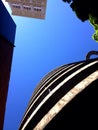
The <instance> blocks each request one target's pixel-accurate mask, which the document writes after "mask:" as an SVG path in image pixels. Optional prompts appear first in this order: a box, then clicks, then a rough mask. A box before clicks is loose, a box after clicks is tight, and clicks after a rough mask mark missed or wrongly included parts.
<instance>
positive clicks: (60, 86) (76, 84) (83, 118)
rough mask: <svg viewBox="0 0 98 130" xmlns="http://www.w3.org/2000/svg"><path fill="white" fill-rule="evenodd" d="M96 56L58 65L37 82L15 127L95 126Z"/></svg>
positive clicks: (49, 129)
mask: <svg viewBox="0 0 98 130" xmlns="http://www.w3.org/2000/svg"><path fill="white" fill-rule="evenodd" d="M97 86H98V58H95V59H89V60H84V61H79V62H76V63H71V64H66V65H63V66H61V67H58V68H56V69H54V70H53V71H51V72H50V73H49V74H47V75H46V76H45V77H44V78H43V79H42V80H41V81H40V83H39V84H38V86H37V87H36V89H35V91H34V92H33V95H32V97H31V99H30V102H29V104H28V106H27V110H26V111H25V113H24V116H23V119H22V121H21V123H20V127H19V130H56V129H58V130H62V129H63V130H66V129H67V130H70V129H75V130H79V129H88V128H89V127H90V128H92V129H98V125H97V113H98V87H97Z"/></svg>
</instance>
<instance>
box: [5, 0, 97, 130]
mask: <svg viewBox="0 0 98 130" xmlns="http://www.w3.org/2000/svg"><path fill="white" fill-rule="evenodd" d="M6 7H7V9H8V11H9V13H10V14H11V10H10V8H9V6H8V5H6ZM11 16H12V18H13V20H14V21H15V23H16V25H17V29H16V37H15V46H16V47H15V48H14V54H13V61H12V69H11V77H10V82H9V91H8V98H7V104H6V113H5V122H4V130H18V127H19V125H20V122H21V119H22V117H23V115H24V112H25V110H26V108H27V104H28V102H29V100H30V98H31V96H32V93H33V91H34V88H35V87H36V86H37V84H38V83H39V82H40V80H41V79H42V78H43V77H44V76H45V75H46V74H47V73H48V72H50V71H51V70H53V69H54V68H56V67H59V66H60V65H63V64H68V63H72V62H76V61H81V60H85V56H86V54H87V53H88V52H89V51H90V50H98V43H97V42H95V41H94V40H93V39H92V37H91V36H92V34H93V33H94V29H93V26H91V24H90V23H89V21H85V22H81V21H80V20H79V19H78V18H77V17H76V15H75V13H74V12H73V11H72V10H71V8H70V7H69V5H68V4H67V3H64V2H63V1H62V0H47V9H46V18H45V20H40V19H35V18H27V17H21V16H13V15H12V14H11Z"/></svg>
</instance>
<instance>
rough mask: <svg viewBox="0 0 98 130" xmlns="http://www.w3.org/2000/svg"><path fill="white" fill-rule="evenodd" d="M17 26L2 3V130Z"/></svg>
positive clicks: (0, 126)
mask: <svg viewBox="0 0 98 130" xmlns="http://www.w3.org/2000/svg"><path fill="white" fill-rule="evenodd" d="M15 32H16V25H15V23H14V21H13V20H12V18H11V16H10V15H9V13H8V11H7V10H6V8H5V6H4V4H3V3H2V1H0V130H3V124H4V116H5V110H6V101H7V94H8V87H9V80H10V72H11V64H12V57H13V50H14V40H15Z"/></svg>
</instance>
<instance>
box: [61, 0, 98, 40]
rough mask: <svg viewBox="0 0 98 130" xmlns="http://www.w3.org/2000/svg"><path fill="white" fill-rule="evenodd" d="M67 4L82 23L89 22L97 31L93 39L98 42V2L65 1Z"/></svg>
mask: <svg viewBox="0 0 98 130" xmlns="http://www.w3.org/2000/svg"><path fill="white" fill-rule="evenodd" d="M63 1H64V2H67V3H68V4H69V5H70V7H71V8H72V10H73V11H74V12H75V13H76V16H77V17H78V18H79V19H80V20H81V21H82V22H84V21H86V20H89V21H90V23H91V24H92V25H93V27H94V29H95V33H94V34H93V35H92V38H93V39H94V40H95V41H96V42H98V4H97V0H63Z"/></svg>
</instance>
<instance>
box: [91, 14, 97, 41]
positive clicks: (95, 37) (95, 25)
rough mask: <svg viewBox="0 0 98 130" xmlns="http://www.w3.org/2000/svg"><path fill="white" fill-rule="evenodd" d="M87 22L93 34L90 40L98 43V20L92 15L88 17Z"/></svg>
mask: <svg viewBox="0 0 98 130" xmlns="http://www.w3.org/2000/svg"><path fill="white" fill-rule="evenodd" d="M89 21H90V23H91V25H93V27H94V30H95V33H94V34H93V35H92V38H93V39H94V40H95V41H96V42H98V18H97V17H94V16H93V15H91V14H90V15H89Z"/></svg>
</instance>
